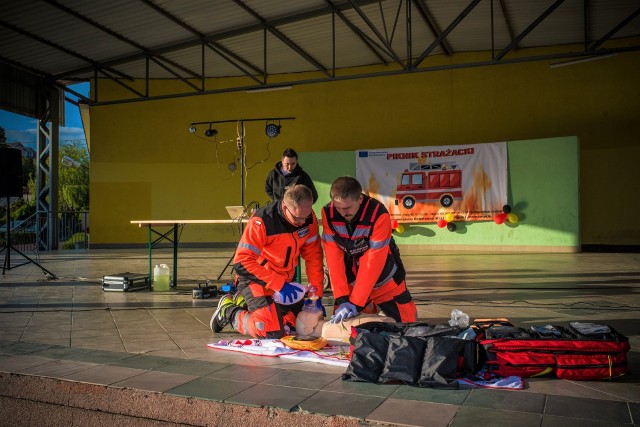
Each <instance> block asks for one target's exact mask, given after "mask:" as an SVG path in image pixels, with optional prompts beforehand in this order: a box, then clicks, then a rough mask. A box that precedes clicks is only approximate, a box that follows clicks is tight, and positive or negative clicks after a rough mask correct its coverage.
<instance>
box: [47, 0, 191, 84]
mask: <svg viewBox="0 0 640 427" xmlns="http://www.w3.org/2000/svg"><path fill="white" fill-rule="evenodd" d="M42 1H44V2H46V3H48V4H50V5H51V6H53V7H56V8H58V9H60V10H61V11H63V12H65V13H67V14H69V15H71V16H73V17H74V18H77V19H79V20H81V21H83V22H85V23H87V24H89V25H91V26H92V27H94V28H97V29H98V30H100V31H102V32H104V33H107V34H108V35H110V36H111V37H115V38H117V39H118V40H120V41H122V42H124V43H127V44H128V45H130V46H133V47H135V48H136V49H139V50H140V51H142V52H144V53H146V54H150V53H149V49H147V48H145V47H144V46H142V45H140V44H138V43H136V42H135V41H133V40H130V39H128V38H127V37H125V36H123V35H122V34H119V33H117V32H115V31H113V30H111V29H110V28H107V27H105V26H104V25H102V24H99V23H97V22H96V21H94V20H93V19H91V18H88V17H86V16H84V15H83V14H81V13H79V12H76V11H75V10H73V9H71V8H69V7H67V6H65V5H62V4H60V3H58V2H57V1H56V0H42ZM158 57H159V58H160V59H162V60H163V61H164V62H166V63H168V64H171V65H172V66H173V67H175V68H177V69H179V70H182V71H183V72H185V73H187V74H189V75H191V76H192V77H194V78H200V76H199V75H198V74H197V73H196V72H194V71H192V70H190V69H188V68H187V67H184V66H182V65H180V64H178V63H176V62H174V61H172V60H171V59H169V58H165V57H162V56H160V55H158Z"/></svg>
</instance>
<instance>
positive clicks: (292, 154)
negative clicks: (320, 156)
mask: <svg viewBox="0 0 640 427" xmlns="http://www.w3.org/2000/svg"><path fill="white" fill-rule="evenodd" d="M282 157H283V158H284V157H293V158H295V159H297V158H298V153H296V150H294V149H293V148H287V149H286V150H284V152H283V153H282Z"/></svg>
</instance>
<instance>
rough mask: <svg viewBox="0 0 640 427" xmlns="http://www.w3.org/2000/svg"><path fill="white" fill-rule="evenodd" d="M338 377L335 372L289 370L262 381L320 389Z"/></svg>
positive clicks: (271, 383)
mask: <svg viewBox="0 0 640 427" xmlns="http://www.w3.org/2000/svg"><path fill="white" fill-rule="evenodd" d="M338 378H340V376H339V375H335V374H326V373H319V372H309V371H294V370H288V371H286V372H282V373H280V374H277V375H274V376H272V377H270V378H268V379H266V380H264V381H262V384H267V385H282V386H288V387H300V388H311V389H314V390H320V389H322V388H324V387H325V386H327V385H329V384H331V383H332V382H334V381H335V380H337V379H338Z"/></svg>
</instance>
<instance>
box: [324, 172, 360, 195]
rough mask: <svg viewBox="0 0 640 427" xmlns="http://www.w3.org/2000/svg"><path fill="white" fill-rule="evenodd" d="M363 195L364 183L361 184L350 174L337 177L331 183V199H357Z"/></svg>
mask: <svg viewBox="0 0 640 427" xmlns="http://www.w3.org/2000/svg"><path fill="white" fill-rule="evenodd" d="M361 195H362V185H360V183H359V182H358V180H357V179H355V178H351V177H350V176H341V177H340V178H336V180H335V181H333V184H331V189H330V190H329V196H330V197H331V200H338V201H341V200H344V199H353V200H356V199H358V198H359V197H360V196H361Z"/></svg>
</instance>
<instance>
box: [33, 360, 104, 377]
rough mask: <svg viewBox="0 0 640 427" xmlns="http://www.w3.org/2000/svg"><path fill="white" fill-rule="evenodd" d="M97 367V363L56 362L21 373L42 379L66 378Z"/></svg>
mask: <svg viewBox="0 0 640 427" xmlns="http://www.w3.org/2000/svg"><path fill="white" fill-rule="evenodd" d="M94 366H96V364H95V363H88V362H79V361H73V360H55V361H53V362H51V363H47V364H45V365H38V366H32V367H29V368H25V369H23V370H22V372H21V373H23V374H29V375H38V376H42V377H51V378H64V377H65V376H66V375H69V374H73V373H75V372H80V371H85V370H87V369H89V368H92V367H94Z"/></svg>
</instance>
